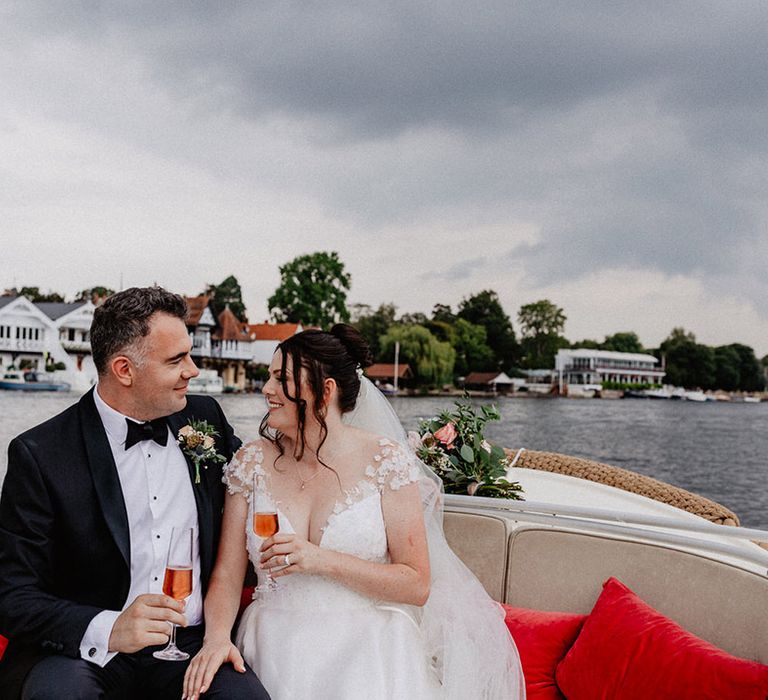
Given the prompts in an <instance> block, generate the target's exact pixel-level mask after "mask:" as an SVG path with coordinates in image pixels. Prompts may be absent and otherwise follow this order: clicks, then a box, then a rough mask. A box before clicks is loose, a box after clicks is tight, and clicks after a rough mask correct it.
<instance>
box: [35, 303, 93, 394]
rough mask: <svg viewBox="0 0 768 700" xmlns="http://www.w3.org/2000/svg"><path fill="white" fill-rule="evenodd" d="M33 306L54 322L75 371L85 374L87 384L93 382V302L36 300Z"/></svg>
mask: <svg viewBox="0 0 768 700" xmlns="http://www.w3.org/2000/svg"><path fill="white" fill-rule="evenodd" d="M35 306H36V307H37V308H38V309H40V311H42V312H43V313H44V314H45V315H46V316H47V317H48V318H50V319H51V321H53V322H54V323H55V324H56V327H57V328H58V330H59V342H60V343H61V347H62V348H64V351H65V352H66V353H67V354H68V355H69V356H70V357H71V358H72V359H73V360H74V362H75V366H76V368H77V371H78V372H84V373H85V374H86V376H87V377H88V378H89V384H91V383H93V382H95V380H96V367H95V365H94V364H93V360H92V359H91V323H93V312H94V310H95V309H96V307H95V306H94V305H93V303H91V302H90V301H76V302H73V303H59V302H37V303H36V304H35Z"/></svg>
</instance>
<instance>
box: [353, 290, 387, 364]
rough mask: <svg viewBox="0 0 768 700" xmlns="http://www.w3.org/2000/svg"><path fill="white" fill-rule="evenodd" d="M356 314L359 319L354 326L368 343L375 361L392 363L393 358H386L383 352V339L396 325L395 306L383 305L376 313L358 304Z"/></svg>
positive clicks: (368, 307)
mask: <svg viewBox="0 0 768 700" xmlns="http://www.w3.org/2000/svg"><path fill="white" fill-rule="evenodd" d="M355 312H356V313H355V315H356V317H357V318H356V320H355V322H354V324H353V325H354V326H355V327H356V328H357V330H359V331H360V333H361V334H362V336H363V337H364V338H365V339H366V340H367V341H368V345H369V346H370V348H371V354H372V355H373V359H374V360H375V361H376V362H392V357H385V356H384V355H383V353H382V352H381V337H382V336H383V335H386V333H387V331H388V330H389V327H390V326H393V325H394V324H395V314H396V313H397V308H396V307H395V305H394V304H382V305H381V306H379V308H378V309H376V311H371V307H370V306H367V305H361V304H358V305H357V306H356V307H355Z"/></svg>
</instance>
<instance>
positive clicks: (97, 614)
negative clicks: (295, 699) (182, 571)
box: [0, 287, 268, 700]
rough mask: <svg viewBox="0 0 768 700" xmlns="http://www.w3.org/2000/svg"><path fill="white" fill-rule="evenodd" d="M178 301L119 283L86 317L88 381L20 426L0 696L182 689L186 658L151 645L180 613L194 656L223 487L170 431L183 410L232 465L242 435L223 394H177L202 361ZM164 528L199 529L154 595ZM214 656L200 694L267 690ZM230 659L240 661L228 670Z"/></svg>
mask: <svg viewBox="0 0 768 700" xmlns="http://www.w3.org/2000/svg"><path fill="white" fill-rule="evenodd" d="M185 315H186V304H185V302H184V300H183V299H182V298H181V297H180V296H177V295H176V294H171V293H170V292H167V291H165V290H163V289H160V288H157V287H153V288H144V289H138V288H132V289H127V290H125V291H123V292H119V293H118V294H115V295H113V296H112V297H110V298H109V299H107V301H106V302H104V304H103V305H102V306H101V307H99V308H97V309H96V311H95V313H94V320H93V325H92V326H91V346H92V352H93V360H94V363H95V365H96V369H97V370H98V373H99V383H98V386H97V387H96V388H95V389H94V390H91V391H90V392H88V393H87V394H86V395H85V396H83V398H82V399H81V400H80V401H79V402H78V403H77V404H76V405H74V406H71V407H70V408H68V409H67V410H66V411H64V412H63V413H61V414H59V415H58V416H56V417H54V418H52V419H50V420H48V421H46V422H45V423H43V424H41V425H39V426H37V427H35V428H32V429H31V430H28V431H27V432H25V433H23V434H22V435H20V436H18V437H17V438H15V439H14V440H13V441H12V442H11V444H10V446H9V448H8V472H7V475H6V478H5V483H4V485H3V491H2V497H0V633H1V634H4V635H5V636H7V637H9V638H10V643H9V645H8V649H7V650H6V654H5V656H4V658H3V660H2V662H0V697H3V698H5V697H8V698H10V697H18V694H19V692H20V688H22V687H23V692H22V697H23V698H24V699H25V700H26V699H27V698H95V697H129V698H130V697H157V698H165V697H168V698H171V697H172V698H179V697H181V692H182V682H183V677H184V671H185V670H186V666H187V662H179V661H161V660H157V659H155V658H154V657H153V656H152V652H153V651H154V650H156V649H159V648H162V646H164V645H165V644H166V643H167V641H168V638H169V632H170V629H171V623H173V624H178V625H181V627H179V629H178V632H177V645H178V646H179V647H180V648H182V649H184V650H185V651H187V652H189V653H190V654H192V655H194V654H195V653H196V652H197V650H198V649H199V648H200V646H201V644H202V639H203V633H204V630H203V626H202V622H203V610H202V607H203V605H202V601H203V597H204V595H205V591H206V587H207V585H208V580H209V577H210V575H211V570H212V569H213V564H214V560H215V558H216V551H217V547H218V540H219V535H220V532H221V512H222V507H223V501H224V487H223V485H222V483H221V465H220V463H218V462H217V461H216V460H213V461H211V462H210V463H209V464H208V465H207V466H205V465H203V466H201V468H200V481H199V483H196V478H195V465H194V462H193V460H192V459H190V458H189V457H188V456H187V455H186V454H185V453H184V452H183V451H182V449H181V447H180V445H179V443H178V442H177V436H178V434H179V430H180V429H181V428H182V427H184V426H185V425H188V424H189V422H190V421H192V420H196V421H201V420H204V421H206V422H207V423H208V424H209V425H211V426H212V427H213V428H214V429H215V430H216V432H217V436H216V437H215V444H214V449H215V450H216V452H217V453H218V454H219V455H221V456H222V457H223V458H224V459H225V460H226V461H229V460H230V459H231V457H232V455H233V453H234V452H235V451H236V450H237V448H238V447H239V445H240V440H239V439H238V438H237V437H235V435H234V433H233V431H232V427H231V426H230V425H229V423H227V421H226V419H225V417H224V415H223V413H222V412H221V408H220V407H219V405H218V403H217V402H216V401H215V400H213V399H211V398H208V397H199V396H197V397H196V396H190V397H189V398H188V397H187V395H186V393H187V384H188V382H189V380H190V379H191V378H192V377H195V376H197V374H198V370H197V368H196V367H195V365H194V363H193V361H192V359H191V357H190V349H191V342H190V338H189V334H188V332H187V328H186V325H185V323H184V319H185ZM173 527H194V528H195V535H196V540H197V543H196V546H195V548H194V549H195V552H194V563H193V588H192V595H191V596H190V597H189V598H188V599H187V600H186V603H182V602H178V601H175V600H173V599H172V598H170V597H168V596H166V595H164V594H163V592H162V586H163V574H164V569H165V559H166V554H167V551H168V544H169V538H170V534H171V529H172V528H173ZM237 665H238V666H240V668H238V669H237V670H236V669H235V668H234V667H233V666H232V665H230V664H227V665H225V666H222V668H221V669H220V671H219V673H218V674H217V675H216V678H215V679H214V681H213V683H212V686H211V689H210V690H209V691H208V693H207V697H218V698H227V699H229V698H249V699H252V698H268V695H267V693H266V691H265V690H264V689H263V687H262V685H261V683H260V682H259V680H258V679H257V678H256V676H255V675H254V674H253V672H252V671H251V670H250V669H246V668H245V667H244V666H242V665H241V662H240V661H239V660H238V662H237ZM238 671H240V672H238Z"/></svg>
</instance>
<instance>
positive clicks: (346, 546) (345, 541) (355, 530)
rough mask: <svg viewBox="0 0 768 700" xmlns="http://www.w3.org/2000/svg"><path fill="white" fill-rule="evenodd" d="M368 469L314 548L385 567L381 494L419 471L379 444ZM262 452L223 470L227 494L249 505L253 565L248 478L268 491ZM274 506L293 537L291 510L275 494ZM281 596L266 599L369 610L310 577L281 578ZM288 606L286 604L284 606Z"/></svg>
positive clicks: (254, 551) (243, 455)
mask: <svg viewBox="0 0 768 700" xmlns="http://www.w3.org/2000/svg"><path fill="white" fill-rule="evenodd" d="M364 461H367V462H368V463H367V464H365V466H364V467H363V466H362V465H361V469H360V470H359V472H358V471H356V474H358V475H359V478H358V479H357V480H356V481H355V480H354V478H353V479H352V480H351V484H350V485H349V486H348V487H347V488H344V485H343V483H342V490H341V493H340V494H339V497H338V499H337V500H336V502H335V503H334V505H333V506H332V508H331V509H330V513H329V515H328V517H327V520H326V522H325V525H324V526H323V527H322V528H321V532H322V535H321V538H320V541H319V542H318V546H320V547H324V548H326V549H332V550H334V551H337V552H343V553H345V554H351V555H353V556H356V557H359V558H361V559H367V560H368V561H375V562H379V563H386V562H387V561H388V560H389V557H388V552H387V534H386V525H385V522H384V515H383V512H382V507H381V496H382V492H383V491H384V490H385V489H391V490H394V491H397V490H399V489H400V488H402V487H403V486H405V485H407V484H411V483H414V482H416V481H418V479H419V478H420V470H419V468H418V466H417V465H416V463H415V461H414V459H413V457H412V456H411V455H409V454H408V453H407V452H406V451H405V450H403V449H402V448H401V447H399V446H398V445H396V444H395V443H393V442H391V441H390V440H387V439H386V438H382V439H380V440H379V442H378V449H377V450H376V451H375V453H374V454H372V455H370V457H369V459H367V460H364ZM263 462H264V450H263V443H262V441H261V440H256V441H254V442H251V443H248V444H247V445H245V446H243V447H242V448H241V449H240V451H239V452H238V453H237V455H235V458H234V459H233V460H232V462H231V463H230V464H229V465H228V466H227V467H226V468H225V470H224V476H223V481H224V483H225V484H226V486H227V489H228V490H229V493H231V494H242V495H243V497H245V498H246V500H247V501H248V504H249V507H248V517H247V519H246V523H245V529H246V542H247V548H248V556H249V558H250V560H251V561H252V562H253V563H254V565H256V563H257V562H258V560H259V555H260V552H259V549H260V547H261V544H262V542H263V540H262V538H260V537H258V536H257V535H256V534H255V533H254V532H253V529H252V527H251V523H252V522H253V519H252V518H253V493H252V491H253V487H252V484H253V476H254V474H259V475H261V476H263V477H264V478H263V479H262V480H261V483H262V484H264V485H265V489H269V486H270V483H271V480H270V475H269V473H268V470H267V469H265V467H264V464H263ZM269 495H270V496H271V497H272V500H273V501H274V502H275V504H276V506H277V513H278V520H279V524H280V532H284V533H295V532H296V531H295V529H294V527H293V525H292V524H291V522H290V519H289V517H288V515H287V512H286V511H287V510H289V505H290V504H285V503H283V502H282V501H281V500H280V499H279V498H276V497H275V494H274V493H270V494H269ZM279 584H280V592H279V593H278V594H276V595H275V596H271V595H270V596H268V598H270V599H271V600H270V603H271V604H280V601H282V602H283V603H285V604H286V605H292V606H296V605H301V606H307V605H313V606H314V605H322V606H323V607H327V606H328V605H333V604H334V601H335V602H341V601H340V600H339V598H340V596H341V597H343V599H344V600H343V604H344V606H345V607H349V605H350V603H351V602H352V601H351V599H352V598H355V599H358V600H357V603H358V604H360V605H364V606H368V605H371V604H372V601H370V600H369V599H368V598H366V597H364V596H361V595H360V594H358V593H355V592H353V591H351V590H349V589H347V588H344V587H343V586H339V584H338V583H335V582H332V581H330V580H326V579H323V577H320V576H314V575H307V574H304V575H299V574H296V575H292V576H286V577H284V578H282V579H280V581H279ZM289 601H290V602H289Z"/></svg>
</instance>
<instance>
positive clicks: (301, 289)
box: [267, 252, 351, 328]
mask: <svg viewBox="0 0 768 700" xmlns="http://www.w3.org/2000/svg"><path fill="white" fill-rule="evenodd" d="M350 284H351V278H350V276H349V274H348V273H346V272H344V263H343V262H341V260H339V254H338V253H335V252H333V253H311V254H309V255H300V256H299V257H297V258H294V259H293V260H291V261H290V262H288V263H286V264H285V265H282V266H281V267H280V286H279V287H278V288H277V289H276V290H275V293H274V294H273V295H272V296H271V297H270V298H269V299H268V300H267V305H268V306H269V311H270V313H271V314H272V317H273V319H274V320H275V321H277V322H278V323H279V322H286V321H288V322H291V323H302V324H304V325H309V326H319V327H320V328H329V327H330V326H332V325H333V324H334V323H338V322H339V321H348V320H349V311H348V310H347V292H348V291H349V288H350Z"/></svg>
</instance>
